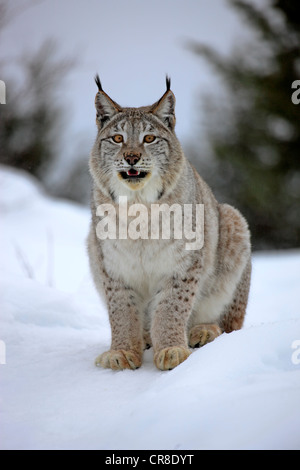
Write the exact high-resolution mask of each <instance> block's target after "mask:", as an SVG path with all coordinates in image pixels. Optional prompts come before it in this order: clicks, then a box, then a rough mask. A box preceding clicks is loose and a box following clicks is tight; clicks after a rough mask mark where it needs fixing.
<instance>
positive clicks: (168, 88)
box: [166, 75, 171, 91]
mask: <svg viewBox="0 0 300 470" xmlns="http://www.w3.org/2000/svg"><path fill="white" fill-rule="evenodd" d="M166 86H167V91H170V89H171V78H170V77H169V76H168V75H166Z"/></svg>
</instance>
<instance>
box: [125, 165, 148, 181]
mask: <svg viewBox="0 0 300 470" xmlns="http://www.w3.org/2000/svg"><path fill="white" fill-rule="evenodd" d="M120 175H121V177H122V178H123V179H124V180H128V179H130V180H139V179H143V178H145V177H146V176H147V175H148V172H147V171H139V170H136V169H135V168H130V169H129V170H128V171H121V172H120Z"/></svg>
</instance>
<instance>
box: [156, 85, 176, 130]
mask: <svg viewBox="0 0 300 470" xmlns="http://www.w3.org/2000/svg"><path fill="white" fill-rule="evenodd" d="M166 85H167V91H166V92H165V94H164V95H163V96H162V97H161V98H160V100H159V101H157V103H155V104H154V105H153V106H152V109H151V112H152V113H153V114H155V115H156V116H157V117H158V118H159V119H160V120H161V121H163V123H164V124H165V125H166V126H167V127H169V128H170V129H171V130H173V129H174V127H175V122H176V118H175V102H176V100H175V96H174V93H173V92H172V91H171V89H170V87H171V79H170V78H169V77H168V76H167V77H166Z"/></svg>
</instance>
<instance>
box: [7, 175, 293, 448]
mask: <svg viewBox="0 0 300 470" xmlns="http://www.w3.org/2000/svg"><path fill="white" fill-rule="evenodd" d="M0 183H1V191H0V211H1V217H2V224H1V225H2V230H1V234H0V237H1V240H0V242H1V247H2V250H1V255H0V256H1V269H0V279H1V310H0V311H1V314H0V345H2V346H3V345H5V348H3V347H2V348H1V349H0V352H1V353H2V356H0V359H1V361H0V362H1V365H0V382H1V387H0V420H1V427H0V448H1V449H26V450H27V449H168V450H172V449H174V450H179V449H299V447H300V426H299V422H300V405H299V403H300V402H299V396H300V312H299V311H300V309H299V305H300V299H299V273H300V251H294V252H293V251H292V252H285V253H284V252H280V253H272V254H259V255H255V256H254V269H253V281H252V287H251V295H250V301H249V308H248V315H247V320H246V323H245V327H244V329H243V330H241V331H238V332H234V333H231V334H229V335H226V334H224V335H222V336H221V337H219V338H217V339H216V340H215V341H214V342H213V343H211V344H209V345H207V346H205V347H204V348H201V349H199V350H196V351H195V352H193V354H192V355H191V356H190V357H189V359H188V360H187V361H186V362H184V363H183V364H181V365H180V366H179V367H177V368H176V369H174V370H173V371H170V372H161V371H158V370H157V369H156V368H155V367H154V365H153V359H152V350H149V351H146V352H145V355H144V364H143V366H142V368H141V369H139V370H136V371H128V370H126V371H121V372H113V371H111V370H102V369H98V368H96V367H94V365H93V361H94V358H95V357H96V356H97V355H98V354H99V353H100V352H103V351H105V350H106V349H108V348H109V343H110V329H109V323H108V319H107V314H106V311H105V308H104V307H103V305H102V304H101V302H100V300H99V299H98V296H97V294H96V292H95V289H94V286H93V284H92V281H91V277H90V274H89V267H88V260H87V254H86V247H85V239H86V236H87V233H88V228H89V220H90V215H89V211H88V210H87V209H83V208H82V207H80V206H77V205H75V204H71V203H67V202H65V201H59V200H55V199H50V198H48V197H46V196H45V194H43V192H42V191H41V189H40V188H39V186H38V185H37V184H36V182H35V181H34V180H33V179H32V178H30V177H28V176H27V175H24V174H23V173H20V172H16V171H14V170H10V169H7V168H5V167H1V169H0ZM297 348H298V349H297ZM3 362H5V364H3Z"/></svg>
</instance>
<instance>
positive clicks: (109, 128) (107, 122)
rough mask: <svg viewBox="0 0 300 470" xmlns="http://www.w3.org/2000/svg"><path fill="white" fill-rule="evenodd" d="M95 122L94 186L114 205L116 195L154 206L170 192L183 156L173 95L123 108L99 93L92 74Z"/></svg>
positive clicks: (92, 164) (92, 169) (97, 78)
mask: <svg viewBox="0 0 300 470" xmlns="http://www.w3.org/2000/svg"><path fill="white" fill-rule="evenodd" d="M95 81H96V84H97V86H98V93H97V94H96V100H95V104H96V112H97V117H96V123H97V127H98V135H97V138H96V142H95V144H94V147H93V150H92V153H91V159H90V170H91V174H92V176H93V179H94V182H95V184H96V185H97V186H98V187H99V188H100V189H101V191H102V192H104V193H105V194H106V195H107V196H109V197H111V198H112V199H113V200H115V201H117V200H118V197H119V196H123V195H126V196H127V197H128V198H129V199H136V198H138V199H141V200H143V199H144V200H147V201H148V202H154V201H156V200H158V199H160V198H161V197H162V195H163V194H168V193H170V192H171V191H172V189H173V187H174V185H175V184H176V181H177V179H178V175H179V173H180V168H181V166H182V164H183V160H184V157H183V153H182V150H181V147H180V144H179V142H178V140H177V137H176V135H175V132H174V127H175V96H174V94H173V92H172V91H171V89H170V84H171V83H170V79H169V78H168V77H167V79H166V85H167V90H166V92H165V93H164V95H163V96H162V97H161V98H160V99H159V100H158V101H157V102H156V103H154V104H153V105H151V106H144V107H141V108H124V107H121V106H120V105H119V104H117V103H116V102H115V101H113V100H112V99H111V98H110V97H109V96H108V95H107V94H106V93H105V92H104V91H103V89H102V86H101V82H100V79H99V77H98V76H96V79H95Z"/></svg>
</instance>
